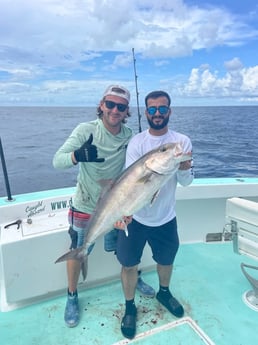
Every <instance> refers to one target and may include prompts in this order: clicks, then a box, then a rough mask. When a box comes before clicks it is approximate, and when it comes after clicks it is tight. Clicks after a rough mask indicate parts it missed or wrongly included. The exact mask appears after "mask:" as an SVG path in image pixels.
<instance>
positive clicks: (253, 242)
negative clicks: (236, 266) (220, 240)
mask: <svg viewBox="0 0 258 345" xmlns="http://www.w3.org/2000/svg"><path fill="white" fill-rule="evenodd" d="M226 223H227V226H230V231H231V234H232V241H233V249H234V252H235V253H237V254H240V255H246V256H248V257H250V258H252V259H254V260H258V203H257V202H254V201H250V200H246V199H242V198H230V199H227V202H226ZM241 269H242V272H243V274H244V275H245V277H246V278H247V280H248V281H249V283H250V284H251V286H252V290H250V291H247V292H246V293H245V294H244V296H243V299H244V302H245V303H246V304H247V305H248V306H249V307H250V308H252V309H254V310H256V311H258V280H257V279H255V278H253V277H252V276H251V275H250V274H249V273H248V271H249V272H250V270H251V271H252V272H253V271H254V270H256V271H257V270H258V266H253V265H250V264H245V263H241Z"/></svg>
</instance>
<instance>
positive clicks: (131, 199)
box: [56, 143, 192, 279]
mask: <svg viewBox="0 0 258 345" xmlns="http://www.w3.org/2000/svg"><path fill="white" fill-rule="evenodd" d="M191 158H192V157H191V154H184V153H183V150H182V146H181V145H180V144H179V143H168V144H164V145H161V146H160V147H158V148H156V149H154V150H151V151H150V152H148V153H146V154H145V155H143V156H142V157H141V158H139V159H138V160H137V161H135V162H134V163H133V164H132V165H131V166H129V167H128V168H127V169H125V170H124V171H123V172H122V174H121V175H120V176H119V177H118V178H116V179H115V180H114V181H112V182H110V183H109V184H108V185H106V186H105V187H103V190H102V192H101V195H100V197H99V199H98V202H97V205H96V208H95V211H94V213H93V214H92V215H91V218H90V220H89V223H88V227H87V231H86V235H85V238H84V242H83V246H81V247H79V248H76V249H73V250H71V251H69V252H67V253H66V254H64V255H62V256H61V257H59V258H58V259H57V260H56V263H57V262H62V261H65V260H71V259H72V260H78V261H80V262H81V263H82V274H83V277H84V279H85V277H86V272H85V268H86V267H87V255H88V249H89V247H90V246H91V245H92V244H93V243H94V242H95V240H96V239H97V238H98V237H99V236H100V235H102V234H104V233H107V232H109V231H110V230H112V229H113V228H114V224H115V223H116V221H118V220H123V216H129V215H133V214H134V213H135V212H137V211H138V210H140V209H141V208H142V207H144V206H146V205H147V204H149V205H151V204H153V202H155V198H156V197H157V195H158V193H159V190H160V188H161V187H162V186H163V185H164V184H165V183H166V182H167V181H168V180H169V179H170V178H171V177H172V175H173V174H175V173H176V171H177V170H178V167H179V164H180V162H183V161H187V160H191ZM126 230H127V229H125V231H126Z"/></svg>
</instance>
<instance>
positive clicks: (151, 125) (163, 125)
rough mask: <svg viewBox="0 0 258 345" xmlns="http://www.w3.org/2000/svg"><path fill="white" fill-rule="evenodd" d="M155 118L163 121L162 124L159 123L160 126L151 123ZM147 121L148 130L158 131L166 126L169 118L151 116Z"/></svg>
mask: <svg viewBox="0 0 258 345" xmlns="http://www.w3.org/2000/svg"><path fill="white" fill-rule="evenodd" d="M155 118H159V119H163V121H162V123H160V124H155V123H154V122H153V120H154V119H155ZM147 121H148V123H149V126H150V128H152V129H156V130H159V129H163V128H164V127H166V126H167V124H168V121H169V116H167V117H164V116H153V117H152V118H149V117H147Z"/></svg>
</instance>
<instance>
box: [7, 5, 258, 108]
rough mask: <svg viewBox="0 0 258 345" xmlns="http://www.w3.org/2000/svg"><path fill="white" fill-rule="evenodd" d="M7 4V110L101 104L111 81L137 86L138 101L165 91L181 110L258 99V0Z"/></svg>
mask: <svg viewBox="0 0 258 345" xmlns="http://www.w3.org/2000/svg"><path fill="white" fill-rule="evenodd" d="M0 8H1V19H0V106H96V105H97V104H98V102H99V100H100V99H101V97H102V94H103V92H104V90H105V89H106V87H107V86H108V85H110V84H121V85H124V86H125V87H127V88H128V89H129V90H130V92H131V103H130V104H131V106H136V105H137V103H139V104H140V105H144V97H145V96H146V94H147V93H148V92H150V91H153V90H160V89H162V90H165V91H167V92H169V94H170V95H171V98H172V103H173V105H175V106H207V105H211V106H219V105H258V4H257V0H245V1H236V0H207V1H204V0H199V1H193V0H185V1H183V0H159V1H157V0H120V1H117V0H115V1H114V0H0ZM133 53H134V55H133ZM137 91H138V92H137ZM137 96H138V97H137Z"/></svg>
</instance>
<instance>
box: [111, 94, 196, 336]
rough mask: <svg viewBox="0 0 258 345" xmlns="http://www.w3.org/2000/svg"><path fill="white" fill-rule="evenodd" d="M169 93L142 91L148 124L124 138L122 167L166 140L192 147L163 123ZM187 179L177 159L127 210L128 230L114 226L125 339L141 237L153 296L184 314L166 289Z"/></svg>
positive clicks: (188, 167)
mask: <svg viewBox="0 0 258 345" xmlns="http://www.w3.org/2000/svg"><path fill="white" fill-rule="evenodd" d="M170 103H171V99H170V96H169V95H168V94H167V93H166V92H164V91H153V92H151V93H149V94H148V95H147V96H146V97H145V105H146V110H145V115H146V118H147V120H148V123H149V129H147V130H145V131H143V132H141V133H139V134H137V135H135V136H134V137H133V138H132V139H131V140H130V142H129V145H128V148H127V153H126V167H128V166H130V165H131V164H132V163H133V162H135V161H136V160H137V159H139V158H140V157H141V156H143V155H144V154H145V153H147V152H149V151H150V150H152V149H154V148H157V147H159V146H160V145H163V144H166V143H171V142H174V143H178V142H179V143H181V145H182V148H183V151H184V152H185V153H191V152H192V144H191V141H190V139H189V138H188V137H187V136H186V135H183V134H181V133H178V132H175V131H173V130H171V129H169V128H168V122H169V118H170V115H171V113H172V111H171V108H170ZM192 180H193V169H192V161H186V162H181V163H180V166H179V169H178V171H177V173H176V174H174V175H173V176H171V179H170V180H169V181H168V182H167V183H166V184H165V185H164V186H163V187H162V188H161V190H160V191H159V193H158V195H157V196H156V197H155V200H154V201H153V203H152V205H147V206H145V207H143V208H142V209H141V210H140V211H138V212H137V213H136V214H134V215H133V220H132V222H131V223H130V224H129V225H128V236H126V234H125V233H124V231H119V233H118V241H117V258H118V260H119V262H120V264H121V265H122V272H121V279H122V286H123V292H124V296H125V314H124V317H123V319H122V323H121V331H122V334H123V335H124V336H125V337H126V338H129V339H132V338H134V336H135V333H136V319H137V308H136V305H135V301H134V299H135V289H136V284H137V275H138V274H137V270H138V264H139V263H140V261H141V257H142V253H143V249H144V247H145V244H146V242H148V244H149V245H150V247H151V250H152V254H153V259H154V261H155V262H156V263H157V273H158V278H159V291H158V293H157V295H156V298H157V300H158V301H159V302H160V303H161V304H162V305H163V306H164V307H166V308H167V309H168V310H169V311H170V312H171V313H172V314H173V315H174V316H176V317H182V316H183V315H184V308H183V306H182V305H181V304H180V303H179V302H178V301H177V300H176V298H175V297H173V295H172V293H171V292H170V289H169V284H170V280H171V275H172V268H173V262H174V259H175V256H176V253H177V250H178V247H179V239H178V233H177V221H176V212H175V203H176V201H175V192H176V186H177V183H180V184H181V185H183V186H187V185H189V184H190V183H191V182H192Z"/></svg>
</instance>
